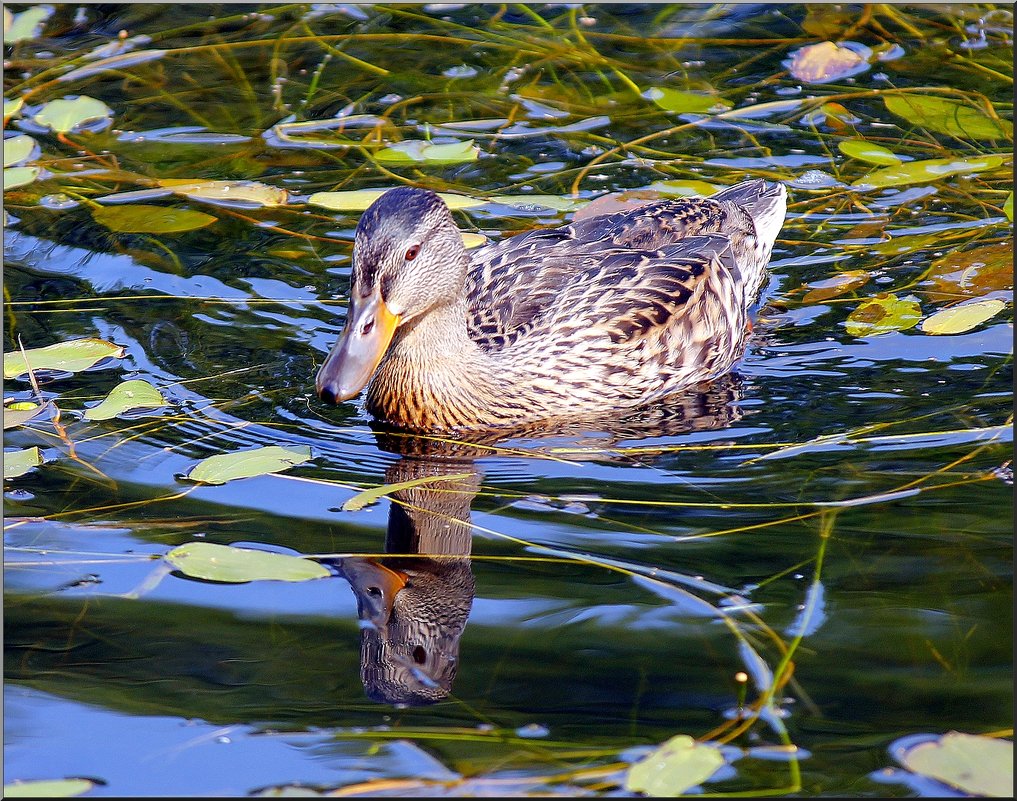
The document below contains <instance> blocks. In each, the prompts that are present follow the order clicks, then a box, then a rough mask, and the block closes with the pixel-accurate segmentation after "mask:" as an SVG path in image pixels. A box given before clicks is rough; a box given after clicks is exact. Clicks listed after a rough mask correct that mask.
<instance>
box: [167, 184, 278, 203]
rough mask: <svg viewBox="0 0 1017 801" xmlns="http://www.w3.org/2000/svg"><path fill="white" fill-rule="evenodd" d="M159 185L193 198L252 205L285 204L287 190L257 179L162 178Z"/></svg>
mask: <svg viewBox="0 0 1017 801" xmlns="http://www.w3.org/2000/svg"><path fill="white" fill-rule="evenodd" d="M158 184H159V186H161V187H163V188H165V189H171V190H172V191H174V192H176V193H177V194H178V195H184V196H185V197H189V198H193V199H195V200H208V201H219V202H224V203H239V204H243V205H253V206H285V205H286V203H287V202H289V192H287V191H286V190H285V189H280V188H279V187H277V186H269V185H268V184H263V183H260V182H258V181H194V180H190V179H184V178H163V179H162V180H160V181H158Z"/></svg>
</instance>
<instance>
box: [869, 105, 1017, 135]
mask: <svg viewBox="0 0 1017 801" xmlns="http://www.w3.org/2000/svg"><path fill="white" fill-rule="evenodd" d="M883 102H884V103H885V104H886V108H887V110H888V111H890V112H891V113H892V114H896V115H897V116H898V117H903V118H904V119H905V120H907V121H908V122H909V123H911V124H913V125H920V126H922V127H923V128H928V129H929V130H932V131H936V132H937V133H945V134H950V135H951V136H956V137H957V138H958V139H1009V138H1011V137H1012V136H1013V123H1012V122H1010V121H1009V120H1003V119H994V118H992V117H990V116H988V115H987V114H986V113H985V112H984V111H983V110H982V109H980V108H978V107H976V106H973V105H971V104H970V103H961V102H959V101H957V100H950V99H949V98H945V97H938V96H937V95H914V94H906V95H884V97H883Z"/></svg>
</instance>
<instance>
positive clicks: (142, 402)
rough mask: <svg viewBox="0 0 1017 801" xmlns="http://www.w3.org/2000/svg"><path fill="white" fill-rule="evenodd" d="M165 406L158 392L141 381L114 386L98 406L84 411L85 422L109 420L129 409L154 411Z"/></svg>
mask: <svg viewBox="0 0 1017 801" xmlns="http://www.w3.org/2000/svg"><path fill="white" fill-rule="evenodd" d="M165 405H166V399H165V398H163V396H162V395H161V394H160V392H159V390H157V389H156V388H155V387H153V386H152V385H151V384H149V383H148V382H147V381H143V380H141V379H133V380H131V381H124V382H123V383H121V384H118V385H117V386H115V387H114V388H113V389H112V390H111V391H110V393H109V394H108V395H107V396H106V397H105V398H103V400H102V401H101V402H100V403H99V405H98V406H93V407H91V408H90V409H87V410H86V411H85V419H86V420H109V419H111V418H113V417H116V416H117V415H118V414H123V413H124V412H126V411H130V410H131V409H155V408H158V407H160V406H165Z"/></svg>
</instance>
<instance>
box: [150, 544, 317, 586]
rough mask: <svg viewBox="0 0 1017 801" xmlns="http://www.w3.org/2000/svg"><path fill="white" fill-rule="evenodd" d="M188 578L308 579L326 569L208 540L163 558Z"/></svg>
mask: <svg viewBox="0 0 1017 801" xmlns="http://www.w3.org/2000/svg"><path fill="white" fill-rule="evenodd" d="M164 558H165V559H166V561H167V562H169V563H170V564H171V565H172V566H173V567H174V568H176V569H177V570H179V571H180V572H181V573H183V574H184V575H186V576H190V577H191V578H197V579H204V580H205V581H226V582H230V583H231V584H239V583H243V582H248V581H308V580H310V579H319V578H328V576H329V575H331V574H330V573H329V571H328V570H327V569H326V568H325V567H323V566H322V565H320V564H318V563H317V562H312V561H311V560H310V559H304V558H303V557H301V556H288V555H287V554H281V553H268V552H266V551H256V550H254V549H253V548H234V547H232V546H230V545H216V544H215V543H211V542H188V543H186V544H185V545H181V546H179V547H177V548H174V549H173V550H172V551H170V552H169V553H167V554H166V556H165V557H164Z"/></svg>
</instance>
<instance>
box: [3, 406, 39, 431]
mask: <svg viewBox="0 0 1017 801" xmlns="http://www.w3.org/2000/svg"><path fill="white" fill-rule="evenodd" d="M47 406H49V404H48V403H44V404H42V405H41V406H40V405H39V404H38V403H32V402H31V401H21V402H18V403H8V404H5V405H4V431H6V430H7V429H8V428H17V427H18V426H23V425H24V424H25V423H27V422H28V421H29V420H34V419H35V418H36V417H38V416H39V415H40V414H42V412H43V410H44V409H45V408H46V407H47Z"/></svg>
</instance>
